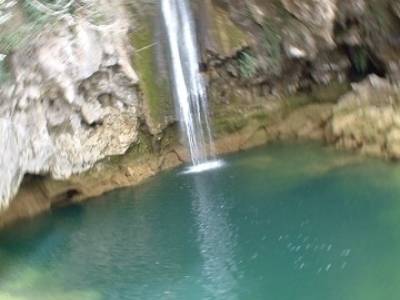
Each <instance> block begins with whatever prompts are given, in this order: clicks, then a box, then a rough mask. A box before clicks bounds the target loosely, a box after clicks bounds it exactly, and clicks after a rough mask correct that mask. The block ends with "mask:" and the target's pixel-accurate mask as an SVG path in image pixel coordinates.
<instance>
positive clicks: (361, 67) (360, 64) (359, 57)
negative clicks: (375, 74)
mask: <svg viewBox="0 0 400 300" xmlns="http://www.w3.org/2000/svg"><path fill="white" fill-rule="evenodd" d="M368 60H369V58H368V50H367V49H365V48H359V49H356V50H355V52H354V55H353V61H354V67H355V69H356V71H357V72H358V73H360V74H364V73H365V72H366V71H367V69H368Z"/></svg>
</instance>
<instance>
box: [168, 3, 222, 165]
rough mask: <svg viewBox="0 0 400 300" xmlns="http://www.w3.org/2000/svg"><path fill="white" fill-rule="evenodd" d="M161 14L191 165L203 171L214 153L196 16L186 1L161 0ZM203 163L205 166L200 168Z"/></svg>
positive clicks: (178, 110)
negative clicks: (196, 34)
mask: <svg viewBox="0 0 400 300" xmlns="http://www.w3.org/2000/svg"><path fill="white" fill-rule="evenodd" d="M161 2H162V4H161V6H162V15H163V18H164V23H165V28H166V32H167V38H168V44H169V52H170V59H171V73H172V78H173V91H174V96H175V99H176V103H177V112H178V115H179V121H180V123H181V126H182V128H183V131H184V133H185V138H186V142H187V146H188V149H189V153H190V157H191V160H192V165H193V166H194V167H198V168H197V170H200V169H201V170H203V169H204V166H205V164H207V165H208V167H207V169H208V168H210V167H216V166H217V162H215V161H214V162H210V161H209V159H212V158H213V156H214V153H215V151H214V144H213V139H212V136H211V129H210V123H209V120H208V107H207V106H208V105H207V92H206V86H205V81H204V78H203V76H202V74H201V73H200V70H199V61H200V60H199V55H198V48H197V43H196V37H195V30H194V24H193V18H192V15H191V11H190V8H189V4H188V3H187V0H162V1H161ZM200 166H202V167H200Z"/></svg>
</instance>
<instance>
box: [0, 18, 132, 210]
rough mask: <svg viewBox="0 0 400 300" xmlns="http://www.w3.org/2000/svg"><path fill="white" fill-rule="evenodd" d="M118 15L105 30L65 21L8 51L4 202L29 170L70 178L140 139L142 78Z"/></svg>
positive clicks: (1, 156) (1, 96)
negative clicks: (132, 62)
mask: <svg viewBox="0 0 400 300" xmlns="http://www.w3.org/2000/svg"><path fill="white" fill-rule="evenodd" d="M119 16H120V17H119V18H118V20H117V21H116V23H114V24H112V25H109V26H110V27H108V28H107V30H106V31H104V30H103V29H102V28H101V27H96V26H94V25H93V24H91V23H89V22H88V21H87V20H85V19H84V18H80V17H74V18H72V17H71V18H68V19H66V20H60V22H59V23H58V24H57V25H56V26H54V27H53V28H46V29H44V32H42V33H41V34H40V35H39V36H38V37H37V38H35V39H33V40H32V41H31V42H30V43H29V44H28V45H27V46H26V47H24V48H21V49H19V50H18V51H16V52H15V53H13V54H12V55H11V57H10V62H11V68H12V70H13V74H14V77H13V78H12V80H11V81H10V83H9V84H8V85H6V86H2V87H1V88H0V139H1V141H2V142H1V144H0V170H1V175H0V208H4V207H6V206H7V205H8V203H9V201H10V199H11V198H12V197H13V196H14V194H15V193H16V191H17V189H18V186H19V184H20V183H21V180H22V178H23V176H24V175H25V174H27V173H29V174H48V175H50V176H51V177H53V178H59V179H65V178H68V177H69V176H71V175H72V174H76V173H80V172H83V171H85V170H88V169H89V168H91V167H92V166H93V165H94V164H95V163H96V162H97V161H99V160H101V159H103V158H104V157H106V156H110V155H121V154H123V153H124V152H125V151H126V150H127V149H128V147H129V146H130V145H131V144H132V143H134V142H135V141H136V140H137V135H138V122H139V121H138V118H139V114H140V110H139V103H138V99H137V87H136V85H137V83H138V78H137V76H136V73H135V71H134V70H133V69H132V67H131V65H130V62H129V53H128V52H127V51H128V49H129V46H128V45H129V44H128V43H129V40H128V39H127V33H128V29H129V26H128V20H127V18H126V16H125V14H124V13H122V12H121V13H120V14H119ZM32 62H34V63H32Z"/></svg>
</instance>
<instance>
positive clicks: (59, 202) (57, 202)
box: [50, 189, 81, 209]
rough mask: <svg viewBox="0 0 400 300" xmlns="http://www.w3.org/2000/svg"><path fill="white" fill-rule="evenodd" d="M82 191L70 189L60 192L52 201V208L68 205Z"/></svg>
mask: <svg viewBox="0 0 400 300" xmlns="http://www.w3.org/2000/svg"><path fill="white" fill-rule="evenodd" d="M80 194H81V192H80V191H79V190H77V189H69V190H67V191H65V192H63V193H61V194H58V195H57V196H55V197H54V200H53V201H52V202H51V205H50V208H51V209H54V208H59V207H63V206H66V205H69V204H71V203H73V202H74V199H75V198H76V197H77V196H79V195H80Z"/></svg>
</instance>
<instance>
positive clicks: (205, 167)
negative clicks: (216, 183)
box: [182, 160, 225, 174]
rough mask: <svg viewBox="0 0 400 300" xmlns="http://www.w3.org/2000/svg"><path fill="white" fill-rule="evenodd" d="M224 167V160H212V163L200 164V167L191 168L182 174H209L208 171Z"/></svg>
mask: <svg viewBox="0 0 400 300" xmlns="http://www.w3.org/2000/svg"><path fill="white" fill-rule="evenodd" d="M224 165H225V162H224V161H223V160H211V161H208V162H205V163H202V164H199V165H193V166H190V167H188V168H187V169H186V170H185V171H183V172H182V173H183V174H196V173H202V172H207V171H211V170H215V169H218V168H221V167H223V166H224Z"/></svg>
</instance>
